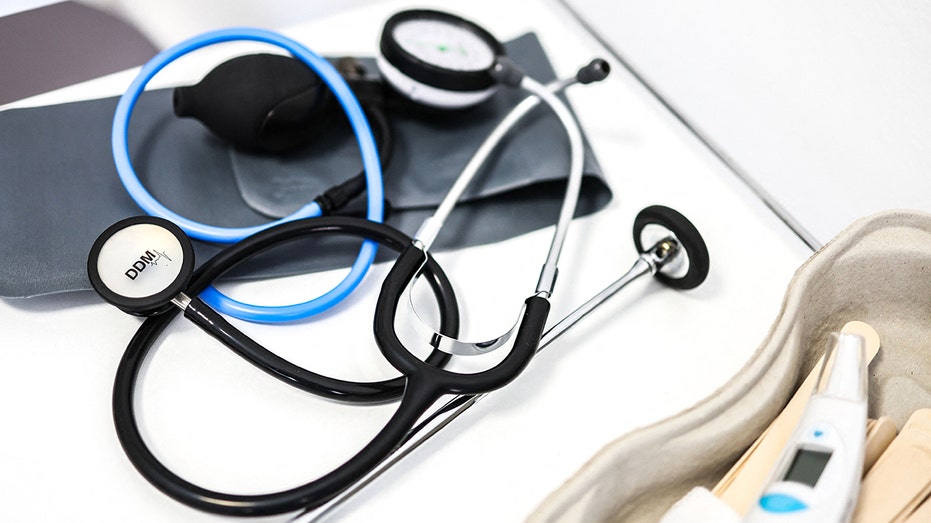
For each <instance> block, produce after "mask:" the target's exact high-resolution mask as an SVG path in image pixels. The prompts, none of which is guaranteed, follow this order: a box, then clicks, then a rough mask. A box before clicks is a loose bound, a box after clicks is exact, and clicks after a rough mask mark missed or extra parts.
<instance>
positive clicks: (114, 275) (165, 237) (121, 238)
mask: <svg viewBox="0 0 931 523" xmlns="http://www.w3.org/2000/svg"><path fill="white" fill-rule="evenodd" d="M193 272H194V248H193V247H192V245H191V240H190V239H189V238H188V237H187V236H186V235H185V234H184V232H183V231H182V230H181V228H180V227H178V226H177V225H175V224H173V223H171V222H170V221H168V220H165V219H164V218H158V217H155V216H134V217H131V218H126V219H124V220H120V221H119V222H117V223H114V224H113V225H111V226H110V227H108V228H107V229H106V230H105V231H104V232H103V233H102V234H101V235H100V236H98V237H97V240H96V241H95V242H94V245H93V247H91V251H90V254H89V255H88V258H87V276H88V278H90V282H91V285H92V286H93V288H94V290H95V291H97V293H98V294H100V296H101V297H102V298H103V299H104V300H106V301H107V302H108V303H110V304H112V305H114V306H116V307H117V308H119V309H120V310H122V311H124V312H127V313H129V314H134V315H136V316H152V315H154V314H159V313H161V312H164V311H165V310H167V309H169V308H171V306H172V305H171V301H172V300H173V299H174V298H175V297H177V296H178V295H179V294H181V292H182V291H183V290H184V288H185V286H186V285H187V282H188V280H189V279H190V277H191V274H192V273H193Z"/></svg>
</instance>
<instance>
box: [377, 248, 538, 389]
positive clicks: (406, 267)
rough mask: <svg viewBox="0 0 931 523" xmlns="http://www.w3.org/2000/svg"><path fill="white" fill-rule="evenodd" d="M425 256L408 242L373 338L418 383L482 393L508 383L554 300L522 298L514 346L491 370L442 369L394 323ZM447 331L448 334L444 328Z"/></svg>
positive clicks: (384, 291) (381, 302) (386, 287)
mask: <svg viewBox="0 0 931 523" xmlns="http://www.w3.org/2000/svg"><path fill="white" fill-rule="evenodd" d="M425 256H429V255H428V254H427V253H425V252H424V251H422V250H420V249H419V248H418V247H417V246H416V245H414V244H412V245H410V246H409V247H407V248H406V249H405V250H404V252H402V253H401V256H400V257H399V258H398V260H397V262H395V265H394V266H393V267H392V269H391V271H390V272H389V273H388V276H387V277H386V278H385V281H384V282H383V283H382V288H381V292H380V293H379V295H378V304H377V306H376V308H375V322H374V331H375V341H376V342H377V343H378V347H379V349H381V352H382V354H383V355H384V356H385V358H386V359H387V360H388V362H389V363H391V365H392V366H394V367H395V368H396V369H398V370H399V371H401V372H402V373H403V374H405V375H406V376H408V380H409V382H410V383H416V384H417V387H420V388H426V389H431V390H435V391H437V392H439V393H443V394H481V393H484V392H489V391H492V390H495V389H498V388H500V387H503V386H504V385H506V384H508V383H509V382H510V381H511V380H513V379H514V378H516V377H517V375H518V374H520V372H521V371H522V370H523V369H524V368H525V367H526V366H527V364H528V363H530V360H531V359H532V358H533V355H534V354H535V353H536V350H537V345H539V343H540V338H541V336H542V335H543V330H544V328H545V326H546V320H547V317H548V316H549V310H550V303H549V301H548V300H547V299H546V298H544V297H542V296H539V295H534V296H531V297H529V298H527V300H526V301H525V303H524V312H523V315H522V316H521V319H520V325H519V327H518V329H517V334H516V336H515V338H514V345H513V346H512V347H511V350H510V352H509V353H508V355H507V356H505V358H504V359H503V360H502V361H501V362H499V363H498V364H497V365H495V366H494V367H491V368H490V369H487V370H484V371H481V372H476V373H472V374H464V373H459V372H452V371H449V370H446V369H441V368H438V367H436V366H434V365H431V364H429V363H427V362H424V361H421V360H420V358H418V357H417V356H415V355H414V354H412V353H411V352H410V351H409V350H408V349H407V348H406V347H405V346H404V344H403V343H402V342H401V340H400V338H399V337H398V333H397V330H396V328H395V316H396V315H397V311H398V306H399V303H400V301H401V298H402V296H403V294H404V289H405V288H407V286H408V285H409V284H410V282H411V281H412V280H413V279H414V277H415V276H416V275H417V272H418V271H419V270H420V267H421V266H422V265H423V262H424V259H425ZM444 334H447V333H444Z"/></svg>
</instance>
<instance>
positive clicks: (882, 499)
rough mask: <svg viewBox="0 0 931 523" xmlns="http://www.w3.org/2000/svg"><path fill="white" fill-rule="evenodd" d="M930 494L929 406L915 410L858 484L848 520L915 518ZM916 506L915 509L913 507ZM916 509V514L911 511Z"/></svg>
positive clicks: (870, 522) (875, 522) (873, 521)
mask: <svg viewBox="0 0 931 523" xmlns="http://www.w3.org/2000/svg"><path fill="white" fill-rule="evenodd" d="M929 494H931V409H921V410H918V411H915V412H914V413H913V414H912V416H911V418H909V420H908V422H907V423H906V424H905V426H904V427H902V431H901V432H899V435H898V436H896V438H895V439H894V440H893V441H892V443H890V444H889V448H887V449H886V451H885V452H883V454H882V455H881V456H880V457H879V459H878V460H876V464H875V465H873V468H871V469H870V471H869V473H868V474H867V475H866V477H865V478H863V482H862V483H861V484H860V497H859V499H858V500H857V508H856V510H855V511H854V514H853V519H852V521H854V522H857V523H884V522H892V521H896V522H898V521H906V518H910V517H911V519H909V520H910V521H925V522H926V521H928V520H927V519H918V518H920V517H921V515H920V513H921V512H924V513H928V512H929V511H928V509H926V508H923V507H922V508H920V509H919V505H921V504H922V502H923V501H925V499H926V498H927V497H928V495H929ZM916 509H918V510H916ZM915 512H919V514H918V515H917V516H916V515H915V514H914V513H915Z"/></svg>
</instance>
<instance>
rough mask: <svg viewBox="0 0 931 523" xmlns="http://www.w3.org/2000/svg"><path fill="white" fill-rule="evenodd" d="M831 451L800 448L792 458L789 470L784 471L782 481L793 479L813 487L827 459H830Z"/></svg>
mask: <svg viewBox="0 0 931 523" xmlns="http://www.w3.org/2000/svg"><path fill="white" fill-rule="evenodd" d="M831 454H832V453H831V452H823V451H819V450H810V449H803V448H800V449H798V451H796V453H795V457H794V458H792V463H791V464H790V465H789V470H787V471H786V474H785V476H784V477H783V478H782V479H783V481H795V482H797V483H802V484H805V485H808V486H809V487H812V488H814V487H815V485H816V484H817V483H818V478H820V477H821V473H822V472H824V467H826V466H827V464H828V460H830V459H831Z"/></svg>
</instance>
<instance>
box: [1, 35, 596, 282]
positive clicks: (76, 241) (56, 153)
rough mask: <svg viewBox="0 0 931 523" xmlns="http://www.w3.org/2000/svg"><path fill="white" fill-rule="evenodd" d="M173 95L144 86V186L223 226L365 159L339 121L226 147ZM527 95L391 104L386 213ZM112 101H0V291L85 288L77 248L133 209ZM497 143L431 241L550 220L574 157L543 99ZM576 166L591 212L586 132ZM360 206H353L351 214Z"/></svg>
mask: <svg viewBox="0 0 931 523" xmlns="http://www.w3.org/2000/svg"><path fill="white" fill-rule="evenodd" d="M506 47H507V49H508V52H509V54H510V56H511V57H512V58H513V59H514V60H515V61H516V62H517V63H519V64H521V65H522V66H523V67H524V68H525V69H526V70H527V71H528V72H529V73H530V74H532V75H533V76H534V77H535V78H538V79H539V80H541V81H547V80H549V79H552V78H553V77H554V75H553V71H552V68H551V67H550V65H549V63H548V61H547V59H546V56H545V54H544V52H543V50H542V48H541V47H540V45H539V42H538V40H537V39H536V37H535V36H534V35H525V36H522V37H520V38H518V39H516V40H514V41H511V42H508V43H507V44H506ZM170 96H171V93H170V91H168V90H164V91H152V92H147V93H146V94H145V95H143V96H142V97H141V98H140V101H139V103H138V105H137V107H136V110H135V111H134V113H133V121H132V125H131V127H130V137H129V138H130V140H129V141H130V152H131V154H132V158H133V160H134V164H135V167H136V170H137V172H139V176H140V179H141V180H142V181H143V183H144V184H145V185H146V187H147V188H148V189H149V190H150V191H151V192H152V194H153V195H155V196H156V197H157V198H159V199H160V200H161V201H162V202H163V203H164V204H165V205H167V206H168V207H169V208H171V209H172V210H174V211H176V212H178V213H180V214H182V215H184V216H188V217H190V218H193V219H197V220H200V221H203V222H206V223H211V224H215V225H225V226H241V225H252V224H257V223H262V222H264V221H267V220H268V218H267V216H280V215H285V214H288V213H289V212H290V211H291V210H293V209H294V208H296V207H297V206H299V205H301V204H303V203H306V202H307V201H309V200H310V199H312V198H313V197H314V196H316V195H317V194H318V193H319V192H320V191H321V190H322V189H324V188H326V187H328V186H329V185H331V184H332V183H333V182H336V181H340V180H343V179H345V178H346V177H348V176H350V175H351V174H354V173H355V172H357V171H358V169H359V168H360V166H361V161H360V160H359V159H358V151H357V150H356V148H355V141H354V138H353V137H352V135H351V133H349V131H348V130H344V131H343V132H334V134H332V135H331V136H330V137H329V138H328V139H327V140H326V142H322V143H318V144H317V145H316V146H311V148H310V149H308V150H303V151H300V152H297V153H292V154H289V155H285V156H277V157H275V156H262V155H248V154H244V153H241V152H238V151H235V150H232V149H231V148H229V147H228V146H227V145H226V144H225V143H223V142H221V141H220V140H218V139H217V138H215V137H214V136H212V135H211V134H210V133H209V132H208V131H206V130H205V129H204V128H203V127H201V126H200V124H199V123H197V122H194V121H191V120H184V119H178V118H175V117H174V115H173V114H172V112H171V103H170ZM522 96H523V95H522V93H519V92H517V91H515V90H501V91H500V92H499V93H497V94H496V95H495V96H494V97H493V99H492V100H491V101H490V103H486V104H484V105H482V106H481V107H478V108H475V109H472V110H469V111H466V112H461V113H458V114H455V115H449V116H445V115H431V116H429V117H427V116H424V115H419V116H417V115H401V114H393V113H389V114H388V117H389V119H390V120H391V122H392V127H393V130H394V133H395V149H394V156H393V160H392V163H391V165H390V166H389V168H388V169H387V170H386V172H385V193H386V197H387V198H388V199H389V201H390V202H391V206H392V210H391V212H390V215H389V216H388V219H387V221H388V223H391V224H392V225H394V226H396V227H398V228H400V229H401V230H403V231H405V232H407V233H408V234H412V233H413V232H415V231H416V230H417V228H418V227H419V225H420V223H421V222H422V220H423V219H424V218H426V217H427V216H429V214H430V213H431V212H432V209H433V208H434V207H435V206H436V205H437V204H438V203H439V201H440V200H441V199H442V197H443V195H444V194H445V193H446V191H447V189H448V188H449V187H450V185H451V184H452V180H453V179H454V178H455V177H456V175H457V174H458V173H459V171H460V169H461V167H462V166H463V165H465V163H466V162H467V160H468V158H469V157H470V156H471V154H472V153H473V152H474V151H475V149H476V148H477V147H478V145H479V144H480V143H481V141H482V140H483V139H484V138H485V136H486V135H487V133H488V131H489V130H490V129H491V128H492V127H494V125H496V124H497V122H498V121H499V120H500V119H501V118H502V117H503V115H504V114H505V113H506V112H507V111H508V110H509V109H510V108H511V107H512V106H513V105H515V104H516V103H517V101H518V100H520V99H521V98H522ZM116 101H117V100H116V98H108V99H102V100H92V101H83V102H76V103H68V104H62V105H55V106H47V107H37V108H26V109H14V110H8V111H3V112H0V186H2V187H3V190H2V191H0V238H3V241H2V242H0V296H3V297H26V296H35V295H41V294H50V293H55V292H62V291H72V290H80V289H88V288H89V283H88V282H87V278H86V275H85V263H86V262H85V260H86V255H87V252H88V250H89V249H90V246H91V244H92V243H93V241H94V239H95V238H96V236H97V235H98V234H99V233H100V232H101V231H103V229H105V228H106V227H107V226H108V225H109V224H111V223H113V222H114V221H116V220H119V219H121V218H124V217H127V216H132V215H137V214H140V213H141V211H140V210H139V209H138V208H137V207H136V206H135V204H134V203H133V202H132V200H131V199H130V198H129V196H128V195H126V193H125V191H124V189H123V187H122V185H121V184H120V183H119V180H118V177H117V174H116V170H115V168H114V166H113V161H112V156H111V153H110V128H111V123H112V118H113V112H114V109H115V107H116ZM498 152H499V153H500V154H495V155H494V156H493V157H492V159H491V162H490V164H489V166H488V168H487V169H485V170H484V171H483V172H482V173H481V174H479V176H478V177H477V179H476V180H475V182H474V184H473V187H470V189H469V191H468V193H467V195H466V196H467V197H466V200H467V201H466V202H464V203H463V204H462V205H460V206H459V207H458V208H457V209H456V210H455V211H454V212H453V214H452V216H451V217H450V219H449V221H448V222H447V225H446V227H444V229H443V231H442V232H441V234H440V236H439V238H438V239H437V242H436V244H435V248H436V249H451V248H459V247H465V246H470V245H477V244H482V243H488V242H494V241H499V240H502V239H506V238H509V237H513V236H515V235H519V234H523V233H526V232H529V231H532V230H536V229H539V228H541V227H546V226H549V225H552V224H553V223H554V222H555V220H556V217H557V216H558V213H559V206H560V203H561V198H562V188H563V187H564V186H565V179H566V171H567V169H568V164H569V159H568V144H567V141H566V138H565V134H564V132H563V130H562V128H561V126H560V125H559V123H558V121H557V120H556V119H555V117H553V116H552V115H551V114H549V112H548V111H546V110H545V109H538V110H537V111H535V113H533V114H532V115H531V116H529V117H528V118H527V119H526V121H525V122H523V123H522V124H521V125H520V126H519V128H518V129H517V130H516V132H515V133H513V134H512V136H510V137H509V138H508V139H507V140H506V142H505V144H503V146H502V147H501V148H500V150H499V151H498ZM585 172H586V177H585V181H584V182H583V188H582V197H581V201H580V203H579V208H578V212H577V215H584V214H589V213H592V212H595V211H597V210H598V209H600V208H602V207H603V206H604V205H606V204H607V203H608V201H610V199H611V191H610V189H609V188H608V186H607V184H606V183H605V182H604V180H603V178H602V176H601V170H600V167H599V166H598V164H597V161H596V160H595V158H594V156H593V154H592V152H591V149H590V148H589V147H588V145H587V144H586V162H585ZM361 204H362V202H361V201H360V202H356V204H355V207H356V209H355V210H356V211H357V212H360V213H361V211H362V207H361ZM349 212H352V209H350V210H349ZM347 242H349V240H347V241H346V242H334V241H329V240H327V241H326V245H320V244H319V242H317V243H316V244H314V245H310V246H308V245H303V244H295V245H290V246H285V247H283V248H281V249H276V250H275V251H274V252H272V253H269V254H266V255H263V256H262V257H261V258H257V259H256V260H255V261H254V262H250V263H249V264H247V265H244V266H243V267H240V268H239V269H237V272H236V274H232V275H231V277H266V276H270V275H286V274H295V273H300V272H307V271H313V270H322V269H329V268H334V267H339V266H345V265H348V263H350V262H351V261H352V259H353V254H352V253H353V252H354V250H353V249H354V246H355V245H357V243H355V242H349V243H350V244H348V245H343V244H345V243H347ZM196 243H197V245H196V249H197V255H198V258H199V259H201V260H203V259H206V257H207V256H209V255H211V254H212V253H215V252H217V249H218V247H216V246H214V245H208V244H204V243H199V242H196ZM337 244H339V245H337ZM385 256H387V254H385Z"/></svg>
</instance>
